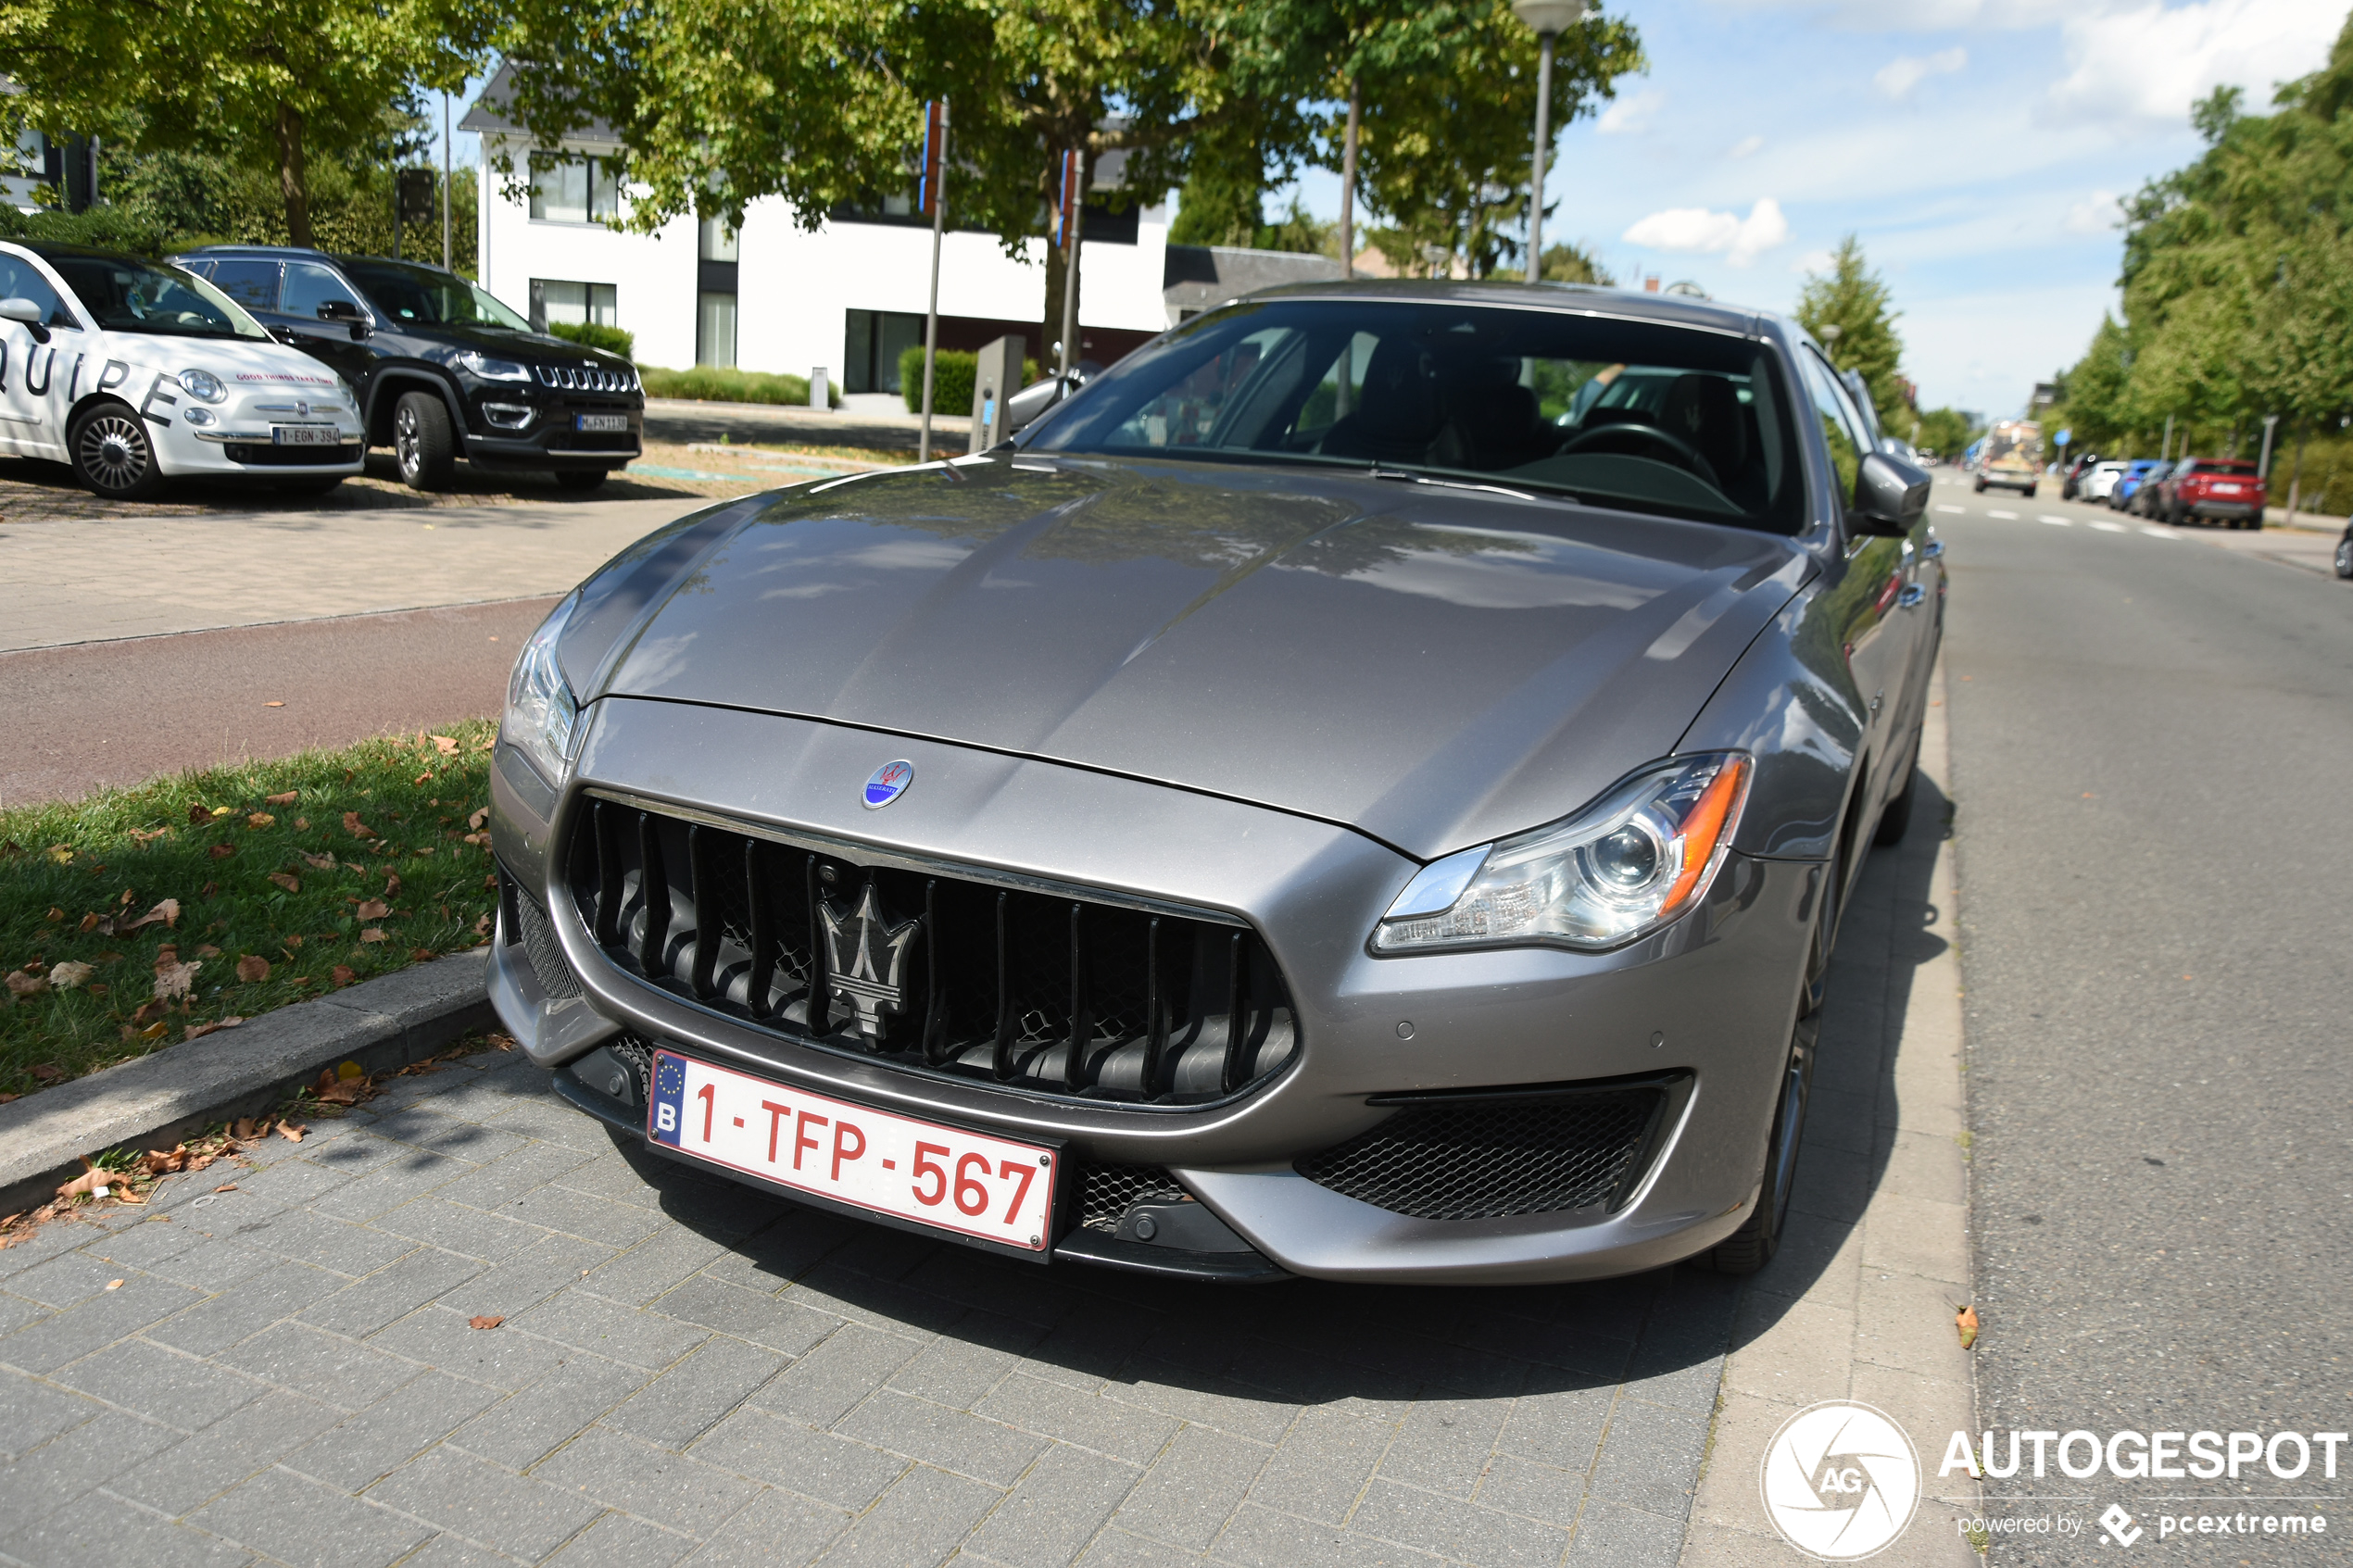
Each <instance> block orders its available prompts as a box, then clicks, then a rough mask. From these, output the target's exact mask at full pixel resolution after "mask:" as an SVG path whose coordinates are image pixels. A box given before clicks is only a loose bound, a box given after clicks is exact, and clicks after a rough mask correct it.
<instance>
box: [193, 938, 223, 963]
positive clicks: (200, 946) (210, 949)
mask: <svg viewBox="0 0 2353 1568" xmlns="http://www.w3.org/2000/svg"><path fill="white" fill-rule="evenodd" d="M196 957H198V958H200V959H217V958H219V957H220V948H218V947H214V946H213V945H212V944H211V943H209V942H199V943H197V944H196Z"/></svg>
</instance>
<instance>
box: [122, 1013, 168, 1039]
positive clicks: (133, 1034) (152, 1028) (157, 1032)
mask: <svg viewBox="0 0 2353 1568" xmlns="http://www.w3.org/2000/svg"><path fill="white" fill-rule="evenodd" d="M166 1027H168V1025H166V1024H165V1022H164V1021H163V1020H162V1019H160V1018H158V1019H157V1020H156V1021H155V1022H153V1023H150V1024H148V1025H147V1026H146V1027H145V1029H139V1030H133V1029H132V1027H131V1025H129V1024H128V1023H126V1024H124V1025H123V1026H122V1029H123V1037H124V1038H125V1039H131V1040H160V1039H162V1038H163V1032H164V1030H165V1028H166Z"/></svg>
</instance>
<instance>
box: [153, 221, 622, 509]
mask: <svg viewBox="0 0 2353 1568" xmlns="http://www.w3.org/2000/svg"><path fill="white" fill-rule="evenodd" d="M170 259H171V260H172V261H173V262H175V263H177V264H178V265H180V266H182V267H185V268H186V269H188V270H190V271H192V272H195V273H196V274H197V275H198V276H200V277H204V278H207V279H209V280H210V281H211V282H212V285H213V286H214V287H215V288H218V289H220V291H221V292H222V293H224V294H226V295H229V296H230V297H231V298H233V299H234V300H236V301H237V303H238V304H240V305H242V306H244V307H245V308H246V309H247V310H249V311H251V312H252V313H253V315H254V317H255V319H256V320H259V321H260V322H261V324H262V325H263V326H265V327H267V328H268V329H269V330H270V332H271V335H272V336H274V337H276V338H277V339H278V340H279V341H280V342H282V343H287V344H291V345H294V346H295V347H296V348H299V349H301V350H302V351H303V352H304V353H306V354H308V355H310V356H311V357H313V358H317V359H321V360H323V361H324V362H325V363H326V364H328V365H329V366H331V367H333V369H334V370H336V371H337V372H339V373H340V374H341V375H342V376H343V378H344V380H346V382H349V383H351V386H352V389H353V390H354V391H355V392H356V393H357V394H358V395H359V408H360V411H361V414H362V416H363V417H364V418H365V420H367V429H368V440H369V443H370V445H377V446H387V445H388V446H390V447H391V448H392V449H393V450H394V452H395V453H396V455H397V456H398V458H399V459H400V477H401V478H402V479H403V480H405V481H406V482H407V483H409V484H410V485H412V486H414V487H415V488H417V489H419V490H438V489H440V488H442V487H443V486H444V485H446V484H447V483H448V482H449V470H450V465H451V464H452V463H453V462H455V461H456V460H457V459H458V458H467V459H468V460H469V461H471V462H472V463H473V464H474V465H475V466H476V467H478V468H504V469H552V470H555V475H556V482H557V483H559V484H561V485H564V486H566V487H567V488H570V489H574V490H586V489H590V488H592V487H594V486H596V485H598V484H602V483H604V481H605V475H607V474H608V473H610V472H611V471H612V470H615V469H619V468H624V467H626V466H627V465H628V463H629V460H630V459H631V458H635V457H636V456H637V454H638V451H639V443H640V442H641V440H642V439H643V435H644V429H645V413H646V395H645V391H644V389H643V387H642V386H641V385H640V384H639V383H638V380H637V372H636V370H635V368H634V367H632V366H631V365H630V363H629V361H628V360H626V359H623V358H620V357H619V356H617V355H612V354H607V353H604V352H602V351H600V350H598V349H593V348H584V347H582V346H581V345H578V344H575V343H566V342H565V341H564V340H563V339H561V338H559V337H550V336H548V335H547V334H546V333H544V332H533V331H532V330H531V323H530V322H528V321H526V320H523V319H522V317H520V316H518V315H516V314H515V313H514V312H513V311H512V310H510V309H508V308H507V307H505V306H504V305H501V304H499V303H498V301H497V299H495V298H493V297H492V296H491V295H490V293H489V292H488V291H487V290H485V289H483V288H481V287H480V286H478V285H476V284H473V283H470V282H467V281H466V280H465V279H463V278H460V277H459V276H458V275H457V274H456V273H454V272H447V271H444V270H442V269H440V268H438V267H426V266H422V265H420V264H419V263H417V262H413V261H387V260H385V259H384V258H383V257H374V256H330V255H328V254H326V253H325V252H323V251H316V250H302V249H297V248H295V247H292V246H287V245H205V246H202V247H200V248H198V249H195V250H192V251H189V252H186V253H185V254H183V255H180V256H175V257H170Z"/></svg>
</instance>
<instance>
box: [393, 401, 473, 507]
mask: <svg viewBox="0 0 2353 1568" xmlns="http://www.w3.org/2000/svg"><path fill="white" fill-rule="evenodd" d="M392 451H393V456H394V457H395V458H396V459H398V461H399V464H400V482H401V483H403V484H406V485H407V486H409V489H411V490H447V489H448V488H449V476H450V471H451V470H452V468H453V467H454V466H455V464H456V461H457V456H458V442H457V438H456V437H455V435H453V434H452V433H451V432H450V429H449V410H448V409H447V408H443V407H442V404H441V399H440V398H438V397H436V396H434V395H433V394H432V393H430V392H404V393H402V394H401V395H400V402H399V404H398V406H396V408H394V409H393V412H392Z"/></svg>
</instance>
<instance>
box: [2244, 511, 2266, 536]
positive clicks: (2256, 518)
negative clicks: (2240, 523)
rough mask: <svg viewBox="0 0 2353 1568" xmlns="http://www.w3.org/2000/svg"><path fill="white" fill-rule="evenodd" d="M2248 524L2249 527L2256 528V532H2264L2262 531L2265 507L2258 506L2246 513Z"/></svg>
mask: <svg viewBox="0 0 2353 1568" xmlns="http://www.w3.org/2000/svg"><path fill="white" fill-rule="evenodd" d="M2246 525H2247V527H2249V528H2251V529H2253V530H2255V532H2256V533H2262V532H2263V508H2260V507H2258V508H2255V509H2254V510H2253V511H2251V512H2249V513H2247V514H2246Z"/></svg>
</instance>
